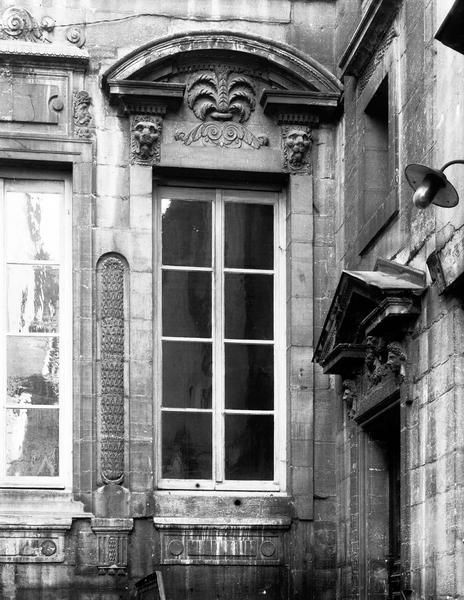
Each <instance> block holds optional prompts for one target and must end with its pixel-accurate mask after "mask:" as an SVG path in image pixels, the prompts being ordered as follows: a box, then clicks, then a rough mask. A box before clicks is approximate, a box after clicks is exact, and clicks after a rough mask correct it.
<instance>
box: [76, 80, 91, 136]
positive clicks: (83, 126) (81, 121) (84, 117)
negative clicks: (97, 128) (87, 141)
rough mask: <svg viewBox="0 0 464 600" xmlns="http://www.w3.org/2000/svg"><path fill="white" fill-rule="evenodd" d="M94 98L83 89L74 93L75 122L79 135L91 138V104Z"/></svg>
mask: <svg viewBox="0 0 464 600" xmlns="http://www.w3.org/2000/svg"><path fill="white" fill-rule="evenodd" d="M91 104H92V99H91V98H90V95H89V93H88V92H86V91H84V90H82V91H80V92H75V93H74V95H73V124H74V133H75V135H77V137H81V138H89V137H90V136H91V135H92V129H91V123H92V115H91V113H90V105H91Z"/></svg>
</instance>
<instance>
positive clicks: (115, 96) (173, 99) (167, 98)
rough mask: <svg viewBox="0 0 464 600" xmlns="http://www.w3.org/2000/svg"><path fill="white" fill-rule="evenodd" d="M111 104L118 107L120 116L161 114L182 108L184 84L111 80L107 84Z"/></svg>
mask: <svg viewBox="0 0 464 600" xmlns="http://www.w3.org/2000/svg"><path fill="white" fill-rule="evenodd" d="M106 87H107V89H108V93H109V97H110V102H111V103H112V104H115V105H118V110H119V114H120V115H129V114H135V113H145V114H161V115H164V114H165V113H166V111H167V110H173V109H176V108H178V107H179V106H180V104H181V103H182V100H183V97H184V91H185V84H183V83H154V82H152V81H134V80H117V79H110V80H108V81H107V82H106Z"/></svg>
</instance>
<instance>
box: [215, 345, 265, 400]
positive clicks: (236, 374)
mask: <svg viewBox="0 0 464 600" xmlns="http://www.w3.org/2000/svg"><path fill="white" fill-rule="evenodd" d="M225 380H226V383H225V407H226V408H233V409H246V410H272V409H273V408H274V347H273V346H267V345H266V346H264V345H261V344H259V345H255V344H247V345H245V344H226V345H225Z"/></svg>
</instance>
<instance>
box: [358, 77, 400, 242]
mask: <svg viewBox="0 0 464 600" xmlns="http://www.w3.org/2000/svg"><path fill="white" fill-rule="evenodd" d="M390 102H391V101H390V99H389V84H388V76H386V77H385V78H384V79H383V81H382V83H381V84H380V85H379V86H378V88H377V89H376V91H375V92H374V94H373V95H372V97H371V98H370V100H369V102H368V103H367V105H366V107H365V109H364V112H363V159H364V160H363V165H362V181H361V183H362V189H361V203H360V211H359V217H360V225H361V227H360V233H359V244H358V247H359V251H360V253H362V252H364V251H365V250H367V249H368V248H369V246H370V245H371V244H372V243H373V242H374V241H375V240H376V239H377V237H378V236H379V235H380V234H381V232H382V231H383V230H384V228H385V227H386V226H387V225H388V224H389V223H390V221H391V220H392V218H393V217H394V216H395V215H396V214H397V212H398V200H397V192H396V186H395V163H396V158H395V152H396V150H395V135H394V126H393V125H394V116H393V115H392V114H391V110H390Z"/></svg>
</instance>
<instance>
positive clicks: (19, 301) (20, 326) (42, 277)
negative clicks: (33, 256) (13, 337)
mask: <svg viewBox="0 0 464 600" xmlns="http://www.w3.org/2000/svg"><path fill="white" fill-rule="evenodd" d="M7 277H8V330H9V332H10V333H26V332H29V333H32V332H33V333H44V332H46V333H53V332H56V331H58V322H59V312H58V311H59V291H60V281H59V270H58V269H57V268H55V267H47V266H44V265H40V266H38V265H35V266H32V265H24V266H18V265H15V266H11V265H10V266H8V274H7Z"/></svg>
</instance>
